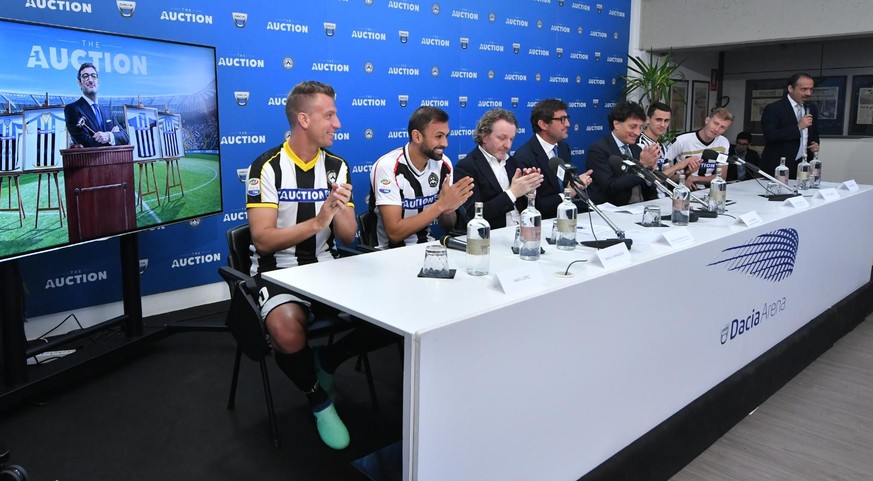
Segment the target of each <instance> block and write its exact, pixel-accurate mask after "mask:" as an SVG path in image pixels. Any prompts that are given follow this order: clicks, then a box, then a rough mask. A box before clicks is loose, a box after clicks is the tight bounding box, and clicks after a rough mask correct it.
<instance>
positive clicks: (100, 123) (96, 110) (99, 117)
mask: <svg viewBox="0 0 873 481" xmlns="http://www.w3.org/2000/svg"><path fill="white" fill-rule="evenodd" d="M92 106H93V107H94V116H95V117H96V118H97V130H100V131H102V130H103V116H102V115H100V106H99V105H97V104H92Z"/></svg>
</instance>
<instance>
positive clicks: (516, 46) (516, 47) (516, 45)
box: [512, 43, 521, 55]
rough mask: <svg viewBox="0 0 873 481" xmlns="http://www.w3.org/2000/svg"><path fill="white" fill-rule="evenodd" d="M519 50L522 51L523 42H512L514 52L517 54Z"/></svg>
mask: <svg viewBox="0 0 873 481" xmlns="http://www.w3.org/2000/svg"><path fill="white" fill-rule="evenodd" d="M518 52H521V44H520V43H514V44H512V53H514V54H516V55H517V54H518Z"/></svg>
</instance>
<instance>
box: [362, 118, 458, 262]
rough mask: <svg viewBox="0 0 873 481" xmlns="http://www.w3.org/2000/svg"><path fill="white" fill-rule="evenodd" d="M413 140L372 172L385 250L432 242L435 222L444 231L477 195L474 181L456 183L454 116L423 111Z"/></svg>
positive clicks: (412, 127) (413, 125) (412, 121)
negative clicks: (451, 149) (449, 152)
mask: <svg viewBox="0 0 873 481" xmlns="http://www.w3.org/2000/svg"><path fill="white" fill-rule="evenodd" d="M407 132H408V134H409V142H408V143H407V144H406V145H404V146H403V147H400V148H397V149H394V150H392V151H391V152H388V153H387V154H385V155H383V156H382V157H380V158H379V160H377V161H376V163H375V164H374V165H373V169H372V171H371V172H370V201H369V202H370V208H371V209H372V210H374V211H375V212H376V216H377V217H376V218H377V223H376V233H377V236H378V237H379V247H399V246H403V245H409V244H416V243H424V242H430V241H432V240H434V235H433V233H432V232H431V229H430V227H431V224H433V223H434V221H436V222H438V223H439V226H440V228H442V229H443V231H446V232H447V231H449V230H451V229H452V228H453V227H454V226H455V223H456V221H457V213H456V212H455V211H456V209H458V207H460V206H461V205H463V204H464V202H465V201H466V200H467V199H468V198H469V197H470V196H471V195H473V179H471V178H470V177H464V178H462V179H459V180H458V182H455V183H452V164H451V161H450V160H449V159H448V158H447V157H445V156H444V155H443V151H444V150H445V148H446V147H448V145H449V144H448V137H449V115H448V114H447V113H446V112H445V111H443V110H442V109H439V108H436V107H429V106H424V107H419V108H418V109H417V110H416V111H415V112H413V113H412V116H411V117H410V118H409V125H408V128H407Z"/></svg>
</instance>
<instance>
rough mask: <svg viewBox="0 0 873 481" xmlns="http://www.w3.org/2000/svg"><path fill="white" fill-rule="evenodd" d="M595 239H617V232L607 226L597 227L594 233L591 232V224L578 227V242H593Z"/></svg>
mask: <svg viewBox="0 0 873 481" xmlns="http://www.w3.org/2000/svg"><path fill="white" fill-rule="evenodd" d="M594 237H597V238H598V239H608V238H612V237H615V232H614V231H613V230H612V229H610V228H609V227H607V226H605V225H595V226H594V231H593V232H592V231H591V225H590V224H587V223H585V224H579V225H577V226H576V240H592V239H594Z"/></svg>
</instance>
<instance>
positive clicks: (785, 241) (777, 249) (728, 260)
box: [708, 229, 800, 282]
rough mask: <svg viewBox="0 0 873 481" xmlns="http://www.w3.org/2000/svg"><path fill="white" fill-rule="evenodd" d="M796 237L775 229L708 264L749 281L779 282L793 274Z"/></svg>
mask: <svg viewBox="0 0 873 481" xmlns="http://www.w3.org/2000/svg"><path fill="white" fill-rule="evenodd" d="M799 245H800V235H799V234H798V233H797V231H796V230H794V229H778V230H774V231H772V232H767V233H766V234H761V235H759V236H757V237H755V238H754V239H750V240H749V241H748V242H746V243H745V244H741V245H738V246H734V247H729V248H727V249H725V250H723V251H722V256H721V259H719V260H717V261H715V262H712V263H710V264H708V265H709V266H716V265H723V266H724V267H725V268H727V270H729V271H739V272H742V273H744V274H746V275H750V276H752V277H757V278H759V279H764V280H767V281H772V282H780V281H782V280H784V279H786V278H788V277H790V276H791V274H792V273H793V272H794V264H795V262H796V261H797V249H798V247H799Z"/></svg>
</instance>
